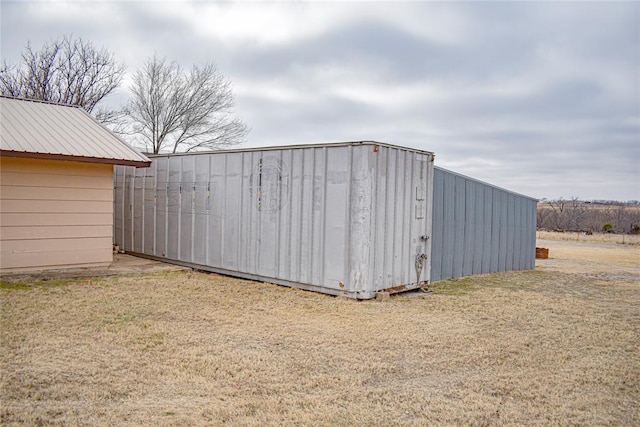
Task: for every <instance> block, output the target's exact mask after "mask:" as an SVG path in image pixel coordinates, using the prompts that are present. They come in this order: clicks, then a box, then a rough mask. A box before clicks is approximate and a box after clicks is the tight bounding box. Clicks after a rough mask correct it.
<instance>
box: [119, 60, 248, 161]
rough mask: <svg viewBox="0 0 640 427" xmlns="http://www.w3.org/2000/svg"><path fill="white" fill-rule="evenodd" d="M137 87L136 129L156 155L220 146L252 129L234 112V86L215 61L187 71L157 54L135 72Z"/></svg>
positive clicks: (240, 138) (134, 98) (236, 140)
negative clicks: (234, 114) (232, 90)
mask: <svg viewBox="0 0 640 427" xmlns="http://www.w3.org/2000/svg"><path fill="white" fill-rule="evenodd" d="M131 91H132V95H133V96H132V100H131V102H130V103H129V106H128V108H127V109H128V113H129V118H130V120H131V122H132V127H133V130H134V132H135V133H137V134H138V135H139V137H140V138H141V139H142V141H141V142H142V143H143V144H144V145H145V146H146V147H147V150H149V149H150V151H152V152H153V153H159V152H161V151H171V152H173V153H175V152H177V151H192V150H200V149H216V148H220V147H222V146H228V145H233V144H238V143H240V142H242V141H243V140H244V138H245V136H246V135H247V133H248V129H247V127H246V125H245V124H244V123H243V122H241V121H240V120H238V119H237V118H233V117H232V115H231V113H232V108H233V94H232V92H231V84H230V83H229V81H228V80H227V79H226V78H225V77H224V76H223V75H222V74H220V73H219V72H218V70H217V68H216V67H215V65H213V64H211V63H209V64H206V65H205V66H204V67H198V66H195V65H194V66H193V67H192V68H191V70H190V71H189V72H185V71H183V69H182V68H181V67H180V65H178V63H176V62H168V61H167V59H166V58H160V57H158V56H156V55H154V56H153V57H151V58H149V60H148V61H147V62H146V63H145V64H144V65H143V67H142V68H141V69H139V70H138V71H137V72H136V73H135V75H134V76H133V84H132V87H131Z"/></svg>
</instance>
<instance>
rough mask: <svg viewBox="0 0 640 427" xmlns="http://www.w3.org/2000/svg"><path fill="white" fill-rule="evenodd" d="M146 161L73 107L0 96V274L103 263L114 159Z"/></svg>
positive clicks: (108, 247)
mask: <svg viewBox="0 0 640 427" xmlns="http://www.w3.org/2000/svg"><path fill="white" fill-rule="evenodd" d="M149 164H150V161H149V159H147V158H146V157H145V156H144V155H142V154H140V153H139V152H138V151H136V150H134V149H133V148H131V147H130V146H129V145H128V144H126V143H125V142H124V141H122V140H121V139H120V138H118V137H117V136H115V135H114V134H113V133H111V132H110V131H109V130H108V129H106V128H105V127H104V126H102V125H101V124H100V123H98V122H97V121H96V120H95V119H93V117H91V116H90V115H89V114H88V113H87V112H85V111H84V110H83V109H81V108H79V107H74V106H67V105H60V104H52V103H47V102H41V101H33V100H25V99H18V98H9V97H0V272H2V273H9V272H20V271H38V270H49V269H61V268H74V267H89V266H101V265H108V264H110V263H111V262H112V245H113V165H128V166H136V167H148V166H149Z"/></svg>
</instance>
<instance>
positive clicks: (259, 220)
mask: <svg viewBox="0 0 640 427" xmlns="http://www.w3.org/2000/svg"><path fill="white" fill-rule="evenodd" d="M431 160H432V156H431V153H428V152H422V151H418V150H411V149H405V148H400V147H395V146H389V145H384V144H377V143H352V144H348V143H342V144H337V145H335V146H333V145H327V144H322V145H314V146H297V147H282V148H279V149H276V148H269V149H264V150H260V149H252V150H245V151H241V150H234V151H232V152H215V153H206V154H200V153H199V154H192V155H179V156H160V157H156V158H155V159H154V166H153V169H152V170H153V173H154V174H156V179H155V186H156V189H155V191H156V194H160V193H161V191H162V189H163V188H165V185H164V184H163V182H162V180H163V178H162V177H163V176H167V177H168V178H167V181H168V182H167V183H166V188H167V189H168V190H167V196H166V206H167V209H166V219H165V217H164V216H163V214H162V209H161V208H162V206H161V205H163V204H164V203H165V202H164V200H162V197H161V196H160V197H156V198H155V203H156V206H155V208H154V209H151V207H149V206H148V203H149V202H150V201H151V198H150V196H149V197H134V203H135V204H136V205H137V204H142V205H143V208H144V213H143V215H142V218H143V219H144V223H145V226H144V230H148V229H149V228H148V227H147V223H150V222H152V221H155V233H154V235H153V236H150V235H149V233H147V232H146V231H145V232H143V233H137V232H134V234H135V235H136V237H138V236H141V237H142V238H143V242H142V244H141V245H135V246H130V247H125V249H129V250H132V249H131V248H134V250H137V249H139V248H141V250H142V251H143V253H145V254H147V255H150V256H161V255H159V254H160V251H159V250H154V249H153V248H154V245H153V243H152V242H150V241H153V240H154V239H155V242H156V243H155V245H156V247H158V248H159V247H160V245H161V242H162V241H163V240H165V239H163V237H162V236H160V235H159V234H160V233H161V232H162V231H161V230H162V226H161V225H160V224H162V223H164V222H166V223H167V228H166V229H167V232H168V234H167V238H166V245H167V248H166V251H164V252H165V255H166V258H167V259H169V260H173V261H176V262H181V263H187V264H190V265H194V266H197V267H199V268H205V269H209V270H212V271H220V272H225V273H227V274H228V273H229V272H236V273H237V274H238V275H242V276H243V277H252V278H260V279H263V280H266V281H273V282H276V283H284V284H294V285H296V286H299V287H301V288H305V289H313V290H321V291H322V292H326V293H330V294H346V295H347V296H349V297H353V298H371V297H373V296H374V295H375V293H376V292H377V291H379V290H384V289H389V288H395V287H405V288H415V287H418V286H420V284H421V283H422V282H424V281H428V280H430V265H429V263H428V259H429V258H428V257H430V251H431V249H430V247H431V245H430V242H429V240H428V239H425V238H423V236H430V234H431V233H430V231H431V195H432V191H431V190H430V186H431V185H432V184H431V180H432V176H433V163H432V161H431ZM166 171H168V173H167V172H166ZM126 173H128V174H132V172H131V171H127V172H126ZM144 182H145V184H144V188H143V190H144V192H145V194H147V193H146V192H147V191H149V190H150V189H149V188H148V186H149V185H152V183H153V182H154V181H153V180H152V179H147V180H145V181H144ZM116 191H118V187H117V186H116ZM135 209H139V208H138V207H135V208H134V212H135ZM151 211H153V212H154V213H153V215H152V216H153V219H152V218H150V213H149V212H151ZM131 226H133V227H140V226H141V224H138V223H136V222H135V221H134V222H133V224H132V223H131V222H130V221H127V220H126V218H125V220H124V221H123V225H122V228H123V229H128V227H131ZM125 234H126V232H125ZM425 257H426V258H425Z"/></svg>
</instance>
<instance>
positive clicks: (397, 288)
mask: <svg viewBox="0 0 640 427" xmlns="http://www.w3.org/2000/svg"><path fill="white" fill-rule="evenodd" d="M406 289H407V286H406V285H400V286H394V287H393V288H387V289H385V290H384V291H385V292H389V293H390V294H397V293H398V292H402V291H404V290H406Z"/></svg>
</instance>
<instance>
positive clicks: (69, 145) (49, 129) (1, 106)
mask: <svg viewBox="0 0 640 427" xmlns="http://www.w3.org/2000/svg"><path fill="white" fill-rule="evenodd" d="M0 149H1V150H2V152H3V155H11V153H13V154H15V155H20V156H23V157H24V156H26V157H46V156H48V157H57V156H60V157H65V156H66V157H70V158H73V160H79V161H92V160H95V161H98V162H103V163H113V164H128V165H135V166H148V165H149V162H150V161H149V159H148V158H147V157H145V156H144V155H142V154H141V153H139V152H138V151H136V150H135V149H133V148H132V147H131V146H129V145H128V144H127V143H126V142H124V141H122V140H121V139H120V138H118V137H117V136H115V135H114V134H113V133H111V132H110V131H109V130H108V129H106V128H105V127H104V126H102V125H101V124H100V123H98V122H97V121H96V120H95V119H94V118H93V117H91V116H90V115H89V114H88V113H87V112H86V111H84V110H83V109H82V108H79V107H74V106H68V105H60V104H52V103H47V102H41V101H34V100H25V99H17V98H7V97H0Z"/></svg>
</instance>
